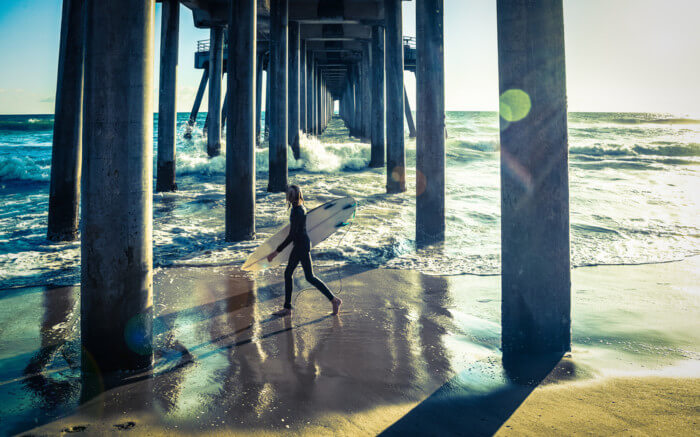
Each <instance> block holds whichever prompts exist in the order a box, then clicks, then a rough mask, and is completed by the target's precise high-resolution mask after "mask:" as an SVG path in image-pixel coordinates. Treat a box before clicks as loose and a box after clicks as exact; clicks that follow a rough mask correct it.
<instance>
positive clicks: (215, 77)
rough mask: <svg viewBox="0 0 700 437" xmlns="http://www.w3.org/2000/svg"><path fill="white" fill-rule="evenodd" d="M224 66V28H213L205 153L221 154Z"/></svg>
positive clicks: (210, 47) (211, 154)
mask: <svg viewBox="0 0 700 437" xmlns="http://www.w3.org/2000/svg"><path fill="white" fill-rule="evenodd" d="M223 64H224V28H223V27H221V26H213V27H212V28H211V30H210V40H209V113H208V114H207V119H208V121H207V123H208V124H207V153H208V154H209V156H217V155H219V154H220V153H221V75H222V74H223Z"/></svg>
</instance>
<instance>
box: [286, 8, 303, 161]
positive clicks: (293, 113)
mask: <svg viewBox="0 0 700 437" xmlns="http://www.w3.org/2000/svg"><path fill="white" fill-rule="evenodd" d="M299 44H300V40H299V23H297V22H296V21H292V22H291V23H289V71H288V72H287V73H288V78H289V82H288V84H289V85H288V86H289V88H288V90H289V100H288V102H287V105H288V107H287V109H288V111H289V120H288V122H289V134H288V138H287V139H288V140H289V145H290V146H291V147H292V152H293V153H294V158H295V159H299Z"/></svg>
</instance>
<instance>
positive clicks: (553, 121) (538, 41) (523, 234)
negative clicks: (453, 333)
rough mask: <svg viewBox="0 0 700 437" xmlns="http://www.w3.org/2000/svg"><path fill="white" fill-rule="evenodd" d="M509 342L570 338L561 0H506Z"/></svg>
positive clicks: (502, 22) (505, 339)
mask: <svg viewBox="0 0 700 437" xmlns="http://www.w3.org/2000/svg"><path fill="white" fill-rule="evenodd" d="M497 12H498V67H499V68H498V71H499V86H500V93H501V100H500V116H501V118H500V123H501V263H502V277H501V280H502V293H503V303H502V325H503V330H502V347H503V354H504V360H505V359H507V358H508V356H515V355H518V354H521V353H530V354H532V353H547V352H554V353H562V352H565V351H568V350H570V348H571V279H570V255H569V183H568V139H567V118H566V78H565V62H564V21H563V13H562V0H542V1H539V2H523V1H518V0H499V1H498V3H497Z"/></svg>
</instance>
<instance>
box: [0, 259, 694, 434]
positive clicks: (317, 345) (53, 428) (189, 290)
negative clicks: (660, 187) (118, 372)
mask: <svg viewBox="0 0 700 437" xmlns="http://www.w3.org/2000/svg"><path fill="white" fill-rule="evenodd" d="M699 267H700V258H698V257H695V258H691V259H687V260H684V261H680V262H674V263H666V264H650V265H640V266H602V267H586V268H579V269H575V270H574V271H573V280H572V295H573V311H572V316H573V317H572V320H573V350H572V352H571V353H570V354H567V355H566V356H564V357H553V358H551V359H549V360H537V362H535V363H516V364H515V365H514V364H506V365H504V363H503V361H502V359H501V354H500V351H499V345H500V320H499V318H500V277H499V276H472V275H459V276H428V275H424V274H420V273H418V272H412V271H403V270H392V269H365V268H361V267H344V268H339V269H335V268H324V269H319V271H318V274H319V275H320V276H321V277H322V278H324V279H325V280H326V281H327V282H328V283H329V285H330V286H331V288H332V289H334V290H335V291H339V292H340V294H339V295H340V297H341V298H342V299H343V301H344V304H343V307H342V309H341V313H340V315H339V316H338V317H332V316H330V315H329V312H330V305H329V304H328V302H327V301H326V300H325V299H324V298H323V296H321V295H320V294H319V293H318V292H317V291H315V290H313V289H312V290H307V291H304V292H303V293H301V294H298V295H296V296H295V298H296V301H295V302H294V306H295V312H294V314H293V316H292V317H291V318H284V319H279V318H274V317H271V316H270V314H271V313H272V312H273V311H274V310H276V309H278V307H279V306H280V305H281V296H282V292H283V291H282V283H281V272H280V271H279V270H274V271H269V272H266V273H265V274H263V275H259V276H258V277H256V278H251V277H248V276H246V275H245V274H243V273H242V272H240V271H239V270H237V268H236V267H217V268H170V269H160V270H159V271H157V272H156V277H155V305H156V314H157V317H156V321H155V325H154V330H155V331H156V333H157V337H156V345H155V349H156V354H155V355H156V361H155V366H154V370H153V372H152V373H147V374H140V375H123V376H122V377H120V378H118V380H115V381H112V380H111V379H109V378H105V379H104V380H103V381H101V383H102V384H104V385H103V387H104V388H105V389H106V391H105V392H104V393H103V394H101V395H99V396H97V397H93V396H91V395H90V394H89V393H87V392H86V391H85V390H83V387H82V384H81V379H80V368H79V363H80V350H79V341H78V337H77V336H78V332H79V331H78V326H79V320H78V314H79V308H78V302H79V299H78V290H77V287H64V288H58V289H51V290H45V289H43V288H25V289H13V290H5V291H3V292H2V294H1V295H0V300H1V301H2V303H3V305H0V332H1V335H0V339H1V340H0V351H1V352H0V369H2V375H1V376H0V405H1V406H0V420H1V421H2V423H3V424H4V425H3V429H4V431H3V432H7V433H8V434H19V435H55V434H58V433H61V432H62V431H84V432H86V433H90V434H96V433H107V434H109V433H118V432H121V431H122V430H124V429H132V430H135V431H138V432H139V434H140V435H162V434H169V435H172V434H175V435H177V434H179V433H181V434H183V435H184V434H192V433H195V434H206V435H218V434H225V433H229V432H230V433H236V434H241V435H247V434H255V435H266V434H274V433H277V432H280V431H291V432H293V433H296V434H303V435H331V434H333V435H373V434H378V433H382V432H384V433H385V434H386V435H399V434H405V433H406V432H407V431H412V432H420V433H425V434H428V435H431V434H432V435H440V434H444V432H445V431H446V430H452V431H453V432H454V430H455V429H463V430H464V433H465V434H473V435H490V434H494V433H499V434H510V433H515V434H518V435H520V434H524V435H528V434H530V435H542V434H550V435H555V434H557V435H561V434H577V433H581V434H623V435H662V434H665V435H669V434H673V435H692V434H694V431H695V430H696V429H697V421H698V416H699V415H700V414H699V413H698V404H699V403H700V390H698V389H699V388H700V359H699V357H700V355H699V353H700V326H699V323H700V318H699V317H698V316H699V315H700V302H699V301H700V299H699V296H700V289H699V288H698V283H700V281H698V272H699V271H700V269H699ZM295 280H296V281H297V283H296V287H297V288H296V289H301V288H304V287H306V286H307V284H306V282H305V281H304V279H303V275H301V274H300V273H298V274H297V276H295ZM529 364H532V366H530V365H529ZM533 369H534V370H533ZM457 424H459V426H458V427H457V428H455V426H457ZM465 425H468V426H469V429H465V428H463V427H464V426H465ZM82 427H84V428H82Z"/></svg>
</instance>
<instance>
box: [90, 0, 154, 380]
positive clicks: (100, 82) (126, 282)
mask: <svg viewBox="0 0 700 437" xmlns="http://www.w3.org/2000/svg"><path fill="white" fill-rule="evenodd" d="M87 6H88V8H87V32H86V48H85V126H84V130H83V134H84V137H83V145H84V155H83V164H84V165H83V187H82V191H83V193H82V236H81V238H82V245H81V248H82V251H81V257H82V263H81V270H82V276H81V292H80V302H81V303H80V329H81V341H82V346H83V352H82V364H83V365H82V371H83V373H84V374H86V373H97V374H103V373H104V372H108V371H114V370H131V369H141V368H145V367H148V366H150V365H151V362H152V356H153V353H152V321H153V284H152V282H153V281H152V276H153V271H152V265H153V247H152V240H153V237H152V216H153V205H152V198H153V187H152V183H153V159H152V158H153V39H154V31H153V28H154V12H155V7H154V1H153V0H122V1H119V2H110V1H95V2H88V3H87Z"/></svg>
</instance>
